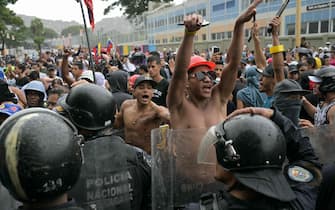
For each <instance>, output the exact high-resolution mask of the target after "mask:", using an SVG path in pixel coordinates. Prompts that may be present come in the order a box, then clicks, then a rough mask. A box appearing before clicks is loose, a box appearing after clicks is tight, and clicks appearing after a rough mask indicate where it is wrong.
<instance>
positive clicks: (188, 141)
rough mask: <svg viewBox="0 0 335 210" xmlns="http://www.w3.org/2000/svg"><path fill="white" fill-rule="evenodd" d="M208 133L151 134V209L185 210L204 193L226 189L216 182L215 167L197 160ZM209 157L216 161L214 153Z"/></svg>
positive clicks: (183, 131)
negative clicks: (203, 140)
mask: <svg viewBox="0 0 335 210" xmlns="http://www.w3.org/2000/svg"><path fill="white" fill-rule="evenodd" d="M206 132H207V129H184V130H171V129H154V130H152V131H151V144H152V150H151V151H152V162H153V165H152V209H155V210H160V209H163V210H171V209H182V208H183V207H185V206H190V205H191V204H194V203H199V201H200V196H201V195H202V194H204V193H208V192H213V193H214V192H217V190H219V189H223V184H222V183H220V182H217V181H216V180H215V179H214V175H215V164H203V163H198V161H197V156H198V155H197V154H198V149H199V145H200V143H201V139H202V137H203V135H204V134H205V133H206ZM213 148H214V147H213ZM213 151H214V152H213ZM209 155H210V156H212V158H210V159H216V154H215V150H212V152H211V153H210V154H209Z"/></svg>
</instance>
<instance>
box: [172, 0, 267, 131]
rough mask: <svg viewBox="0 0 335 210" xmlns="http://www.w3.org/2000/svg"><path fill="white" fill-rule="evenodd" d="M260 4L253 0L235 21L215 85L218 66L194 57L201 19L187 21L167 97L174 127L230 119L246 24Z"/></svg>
mask: <svg viewBox="0 0 335 210" xmlns="http://www.w3.org/2000/svg"><path fill="white" fill-rule="evenodd" d="M260 2H261V1H259V0H257V1H254V2H253V3H252V4H251V5H250V6H249V7H248V8H247V10H246V11H245V12H243V13H242V14H241V15H240V16H239V17H238V18H237V19H236V21H235V26H234V31H233V33H234V36H233V39H232V42H231V45H230V48H229V50H228V52H227V58H226V61H225V66H224V68H223V71H222V76H221V79H220V82H219V83H218V84H216V85H214V83H213V79H214V78H213V76H212V74H211V73H214V71H213V70H214V68H215V63H213V62H208V61H206V60H205V59H204V58H202V57H200V56H192V46H193V42H194V36H195V35H196V33H197V31H198V30H199V29H200V28H201V24H202V21H203V20H202V16H199V15H196V14H193V15H189V16H186V17H185V18H184V24H185V34H184V38H183V41H182V43H181V45H180V47H179V50H178V53H177V56H176V67H175V72H174V75H173V77H172V79H171V82H170V88H169V91H168V98H167V102H168V107H169V111H170V113H171V126H172V128H174V129H183V128H208V127H210V126H212V125H214V124H216V123H218V122H220V121H222V120H223V119H224V118H225V117H226V116H227V103H228V101H229V97H230V96H231V93H232V91H233V89H234V84H235V80H236V76H237V71H238V66H239V63H240V60H241V56H242V51H243V43H244V42H243V39H244V24H245V23H246V22H248V21H250V20H251V18H252V17H253V15H255V14H256V6H257V5H258V4H259V3H260ZM185 87H186V90H187V91H186V92H187V93H186V94H185Z"/></svg>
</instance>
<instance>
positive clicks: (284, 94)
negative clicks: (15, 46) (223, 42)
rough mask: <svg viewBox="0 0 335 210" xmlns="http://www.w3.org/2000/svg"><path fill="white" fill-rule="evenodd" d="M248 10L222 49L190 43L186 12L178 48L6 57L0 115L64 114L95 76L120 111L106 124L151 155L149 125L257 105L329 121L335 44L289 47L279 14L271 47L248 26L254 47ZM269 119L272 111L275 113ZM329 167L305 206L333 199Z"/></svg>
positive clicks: (304, 122)
mask: <svg viewBox="0 0 335 210" xmlns="http://www.w3.org/2000/svg"><path fill="white" fill-rule="evenodd" d="M256 5H257V4H254V5H253V6H254V7H256ZM254 9H255V8H253V7H252V6H251V7H250V8H249V9H248V10H247V11H246V12H245V13H243V14H241V15H240V16H239V17H238V19H237V21H236V25H235V28H234V36H233V38H232V42H231V46H230V47H229V48H228V49H226V50H224V49H219V48H217V47H213V48H211V49H206V50H204V51H199V50H194V49H192V47H193V44H194V43H193V39H194V35H195V34H196V32H197V31H198V30H199V29H200V26H199V24H198V23H199V22H201V21H202V17H201V16H198V15H193V16H192V15H190V16H187V17H185V20H184V22H185V36H184V39H183V41H182V43H181V46H180V48H179V49H178V52H173V51H164V52H159V51H152V52H142V50H141V48H139V47H135V48H134V50H133V51H132V52H131V53H130V54H129V55H120V54H119V53H118V52H116V51H114V50H111V51H110V52H107V51H102V52H100V53H99V55H92V56H93V57H94V59H93V61H94V64H93V65H92V64H90V55H89V53H88V49H85V48H81V47H80V48H79V49H70V48H64V49H62V50H58V51H57V53H55V52H56V51H55V52H45V53H41V54H40V56H39V58H37V59H32V58H29V57H28V56H26V57H25V58H24V61H22V62H19V61H18V59H17V58H16V57H15V55H13V56H9V55H7V56H3V57H1V60H0V122H1V123H2V122H5V121H6V119H7V118H8V117H10V116H11V115H14V114H15V113H17V112H21V110H24V109H29V108H36V107H40V108H45V109H50V110H53V111H56V112H62V110H63V109H64V107H62V103H60V101H61V100H63V99H64V98H67V96H68V95H69V93H71V90H72V89H74V88H75V87H77V86H81V85H86V84H87V83H92V84H95V85H97V86H100V88H103V89H105V90H108V91H109V92H110V93H112V95H113V98H114V99H113V100H115V102H113V103H115V107H113V108H111V109H115V110H116V111H115V113H114V114H113V116H111V117H112V118H113V122H112V123H113V124H112V125H111V126H113V127H114V129H120V130H121V132H120V136H121V137H122V138H124V140H125V142H126V143H127V144H130V145H133V146H136V147H138V148H141V149H143V150H144V151H145V152H146V153H148V154H149V155H150V154H151V141H150V132H151V130H152V129H154V128H158V127H159V126H160V125H162V124H169V125H170V126H171V128H173V129H187V128H209V127H211V126H213V125H215V124H217V123H220V122H221V121H223V120H225V118H226V117H227V116H228V115H229V114H230V113H233V112H234V111H235V113H236V110H242V111H241V112H244V111H243V110H246V108H250V110H251V112H255V113H257V112H260V113H262V114H263V115H265V114H264V113H265V111H264V110H265V109H264V110H263V109H258V108H272V109H276V110H279V111H280V112H281V113H282V114H283V115H284V116H286V117H287V118H288V119H289V120H290V121H291V122H292V123H293V124H294V126H296V128H299V127H300V128H314V127H318V126H322V125H327V124H329V125H333V124H334V122H335V43H330V42H327V43H325V46H319V47H312V46H310V43H309V42H308V40H305V39H302V43H301V46H297V47H295V48H292V49H289V48H288V47H285V46H283V45H281V44H280V40H279V37H278V34H279V33H278V30H279V28H280V18H278V17H275V18H273V19H272V21H271V25H272V28H273V29H272V34H271V35H272V45H269V46H264V43H261V42H260V39H259V33H258V27H257V23H254V25H253V28H252V40H253V41H252V43H253V47H247V46H246V45H245V44H244V41H243V39H244V34H243V33H244V23H245V22H248V21H249V20H250V19H251V18H252V15H255V14H254ZM214 49H215V50H214ZM92 66H93V68H94V70H93V69H92ZM65 100H66V99H65ZM82 100H85V98H83V99H82ZM101 100H103V99H101ZM67 103H70V102H69V101H67ZM97 103H98V102H97ZM252 108H255V109H252ZM250 110H249V111H250ZM260 110H261V111H260ZM262 110H263V111H262ZM266 113H268V112H266ZM271 116H275V114H274V113H272V112H271ZM114 119H115V121H114ZM106 122H107V121H106ZM79 127H80V126H79ZM334 136H335V135H334ZM312 156H313V158H314V153H313V155H312ZM316 159H317V158H316ZM307 162H308V161H307ZM309 162H310V163H312V164H313V167H312V168H313V170H314V168H321V167H320V165H321V164H319V163H316V161H315V160H314V159H313V160H312V159H311V160H309ZM306 168H308V167H307V166H306ZM311 170H312V169H311ZM315 170H318V169H315ZM334 171H335V166H334V164H325V167H324V168H323V170H322V172H320V173H322V174H323V175H324V177H325V179H323V181H322V182H321V181H320V182H321V184H320V183H319V184H320V186H321V187H320V194H319V195H321V196H319V198H318V200H316V198H314V197H313V196H311V199H314V200H312V201H309V202H307V203H308V205H313V208H314V206H315V205H316V208H317V209H331V207H332V206H334V205H335V204H334V205H333V204H332V203H331V202H334V199H332V198H333V197H334V196H335V189H333V188H334V182H335V179H334V177H331V176H330V174H334V173H335V172H334ZM305 205H307V204H306V203H305ZM306 209H307V208H306ZM308 209H312V208H308Z"/></svg>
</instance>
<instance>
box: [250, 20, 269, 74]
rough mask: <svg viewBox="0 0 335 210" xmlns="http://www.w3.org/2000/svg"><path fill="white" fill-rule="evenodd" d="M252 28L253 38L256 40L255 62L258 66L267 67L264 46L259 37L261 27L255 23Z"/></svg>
mask: <svg viewBox="0 0 335 210" xmlns="http://www.w3.org/2000/svg"><path fill="white" fill-rule="evenodd" d="M251 30H252V39H253V41H254V51H255V53H254V55H255V62H256V66H257V68H260V69H262V70H264V69H265V67H266V58H265V55H264V53H263V50H262V47H261V40H260V39H259V36H258V34H259V29H258V25H257V23H254V25H253V26H252V28H251Z"/></svg>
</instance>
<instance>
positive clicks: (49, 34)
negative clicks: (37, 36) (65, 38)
mask: <svg viewBox="0 0 335 210" xmlns="http://www.w3.org/2000/svg"><path fill="white" fill-rule="evenodd" d="M58 35H59V34H58V33H57V32H56V31H55V30H53V29H52V28H44V37H45V38H46V39H53V38H57V37H58Z"/></svg>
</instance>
